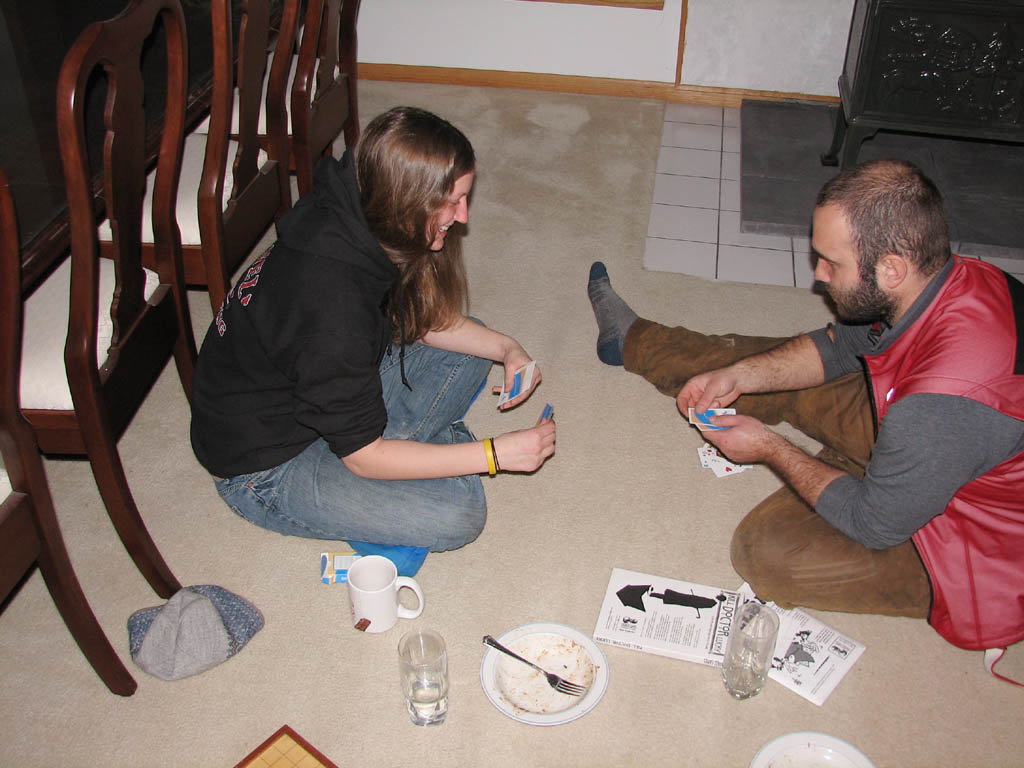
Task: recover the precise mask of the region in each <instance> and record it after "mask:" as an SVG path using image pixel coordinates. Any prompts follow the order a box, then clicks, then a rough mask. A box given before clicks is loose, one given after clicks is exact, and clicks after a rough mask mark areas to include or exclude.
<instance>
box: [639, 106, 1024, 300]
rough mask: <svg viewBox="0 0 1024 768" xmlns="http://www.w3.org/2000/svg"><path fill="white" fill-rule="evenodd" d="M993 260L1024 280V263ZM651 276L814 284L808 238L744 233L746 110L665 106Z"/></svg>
mask: <svg viewBox="0 0 1024 768" xmlns="http://www.w3.org/2000/svg"><path fill="white" fill-rule="evenodd" d="M809 215H810V212H808V216H809ZM952 245H953V249H954V251H956V250H957V244H956V243H953V244H952ZM985 260H986V261H991V262H992V263H994V264H996V265H997V266H998V267H1000V268H1001V269H1005V270H1006V271H1007V272H1011V273H1013V274H1015V275H1017V277H1018V278H1019V279H1024V274H1021V273H1022V271H1024V266H1022V262H1021V261H1020V260H1015V259H999V258H991V259H988V258H986V259H985ZM644 268H645V269H649V270H651V271H654V272H680V273H682V274H685V275H696V276H698V277H705V278H708V279H710V280H731V281H735V282H744V283H759V284H763V285H789V286H796V287H799V288H810V287H811V285H812V284H813V282H814V276H813V266H812V262H811V245H810V241H809V240H808V238H806V237H781V236H776V235H751V234H746V233H744V232H741V231H740V111H739V109H736V108H729V107H726V108H722V107H707V106H702V105H697V104H666V105H665V124H664V128H663V130H662V135H661V151H660V153H659V155H658V167H657V173H656V175H655V179H654V202H653V205H652V206H651V217H650V222H649V224H648V228H647V245H646V247H645V249H644Z"/></svg>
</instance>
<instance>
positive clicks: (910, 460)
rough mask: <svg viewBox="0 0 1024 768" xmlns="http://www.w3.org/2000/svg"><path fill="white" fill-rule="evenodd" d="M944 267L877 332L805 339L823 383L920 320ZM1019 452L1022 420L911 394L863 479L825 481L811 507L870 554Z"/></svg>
mask: <svg viewBox="0 0 1024 768" xmlns="http://www.w3.org/2000/svg"><path fill="white" fill-rule="evenodd" d="M951 269H952V262H950V264H949V265H947V267H946V268H944V269H943V270H942V271H941V272H940V273H939V274H938V275H936V276H935V278H934V279H933V280H932V282H931V283H930V284H929V285H928V287H927V288H926V289H925V291H924V292H923V293H922V294H921V296H919V297H918V299H917V301H916V302H914V304H913V305H912V306H911V308H910V310H909V311H908V312H907V313H906V314H905V315H904V316H903V317H902V318H900V320H899V321H898V322H897V323H896V325H895V326H893V327H891V328H889V327H887V326H886V327H884V330H883V331H882V333H881V334H880V335H878V334H877V333H873V332H872V327H871V326H869V325H843V324H841V323H840V324H837V325H834V326H829V328H831V329H832V331H833V336H834V340H833V339H832V338H831V337H830V335H829V333H828V330H829V329H828V328H822V329H820V330H818V331H814V332H812V333H811V334H809V335H810V337H811V339H812V340H813V341H814V343H815V345H816V346H817V348H818V352H819V354H820V355H821V359H822V363H823V364H824V366H825V379H826V381H831V380H832V379H835V378H838V377H839V376H843V375H845V374H848V373H853V372H858V371H863V365H864V364H863V360H862V355H864V354H866V353H878V352H881V351H882V350H884V349H886V348H887V347H888V346H889V345H890V344H891V343H892V342H893V341H894V340H895V339H896V338H898V337H899V336H900V335H901V334H902V333H903V332H904V331H905V330H906V329H907V328H909V327H910V326H911V325H913V323H914V322H915V321H916V320H917V318H918V317H920V315H921V313H922V312H923V311H924V309H925V308H926V307H927V306H928V304H930V303H931V300H932V299H933V298H934V297H935V295H936V294H937V293H938V291H939V288H940V287H941V286H942V284H943V283H944V282H945V280H946V278H947V277H948V276H949V272H950V270H951ZM1021 451H1024V421H1021V420H1018V419H1014V418H1013V417H1011V416H1007V415H1006V414H1003V413H1001V412H999V411H997V410H995V409H994V408H989V407H988V406H986V405H982V404H981V403H979V402H977V401H975V400H970V399H968V398H963V397H956V396H953V395H935V394H916V395H908V396H907V397H904V398H901V399H900V400H897V401H896V402H895V403H893V404H892V405H890V406H889V408H888V411H887V413H886V415H885V418H884V419H883V421H882V424H881V425H880V427H879V430H878V437H877V440H876V442H875V445H874V448H873V449H872V452H871V460H870V462H869V463H868V466H867V471H866V473H865V475H864V479H863V480H858V479H857V478H855V477H852V476H850V475H843V476H841V477H838V478H836V479H835V480H833V481H832V482H831V483H829V484H828V485H827V486H826V487H825V489H824V490H823V491H822V493H821V495H820V496H819V497H818V503H817V505H816V507H815V510H816V511H817V513H818V514H819V515H821V516H822V517H823V518H825V519H826V520H828V521H829V522H830V523H831V524H832V525H834V526H835V527H836V528H838V529H839V530H840V531H842V532H843V533H845V534H846V535H847V536H849V537H850V538H852V539H854V540H856V541H858V542H860V543H861V544H863V545H864V546H866V547H870V548H872V549H885V548H887V547H892V546H895V545H897V544H902V543H903V542H905V541H907V540H908V539H909V538H910V537H911V536H912V535H913V534H914V533H915V532H916V531H917V530H918V529H920V528H921V527H923V526H924V525H925V524H927V523H928V521H929V520H931V519H932V518H933V517H935V516H936V515H939V514H941V513H942V512H943V511H944V510H945V509H946V505H947V504H949V501H950V499H952V498H953V495H954V494H955V493H956V492H957V491H958V490H959V489H960V487H961V486H963V485H964V484H966V483H968V482H970V481H971V480H973V479H975V478H976V477H979V476H981V475H983V474H985V473H986V472H988V471H989V470H990V469H992V468H993V467H995V466H997V465H999V464H1001V463H1002V462H1004V461H1006V460H1007V459H1009V458H1011V457H1012V456H1016V455H1017V454H1018V453H1020V452H1021Z"/></svg>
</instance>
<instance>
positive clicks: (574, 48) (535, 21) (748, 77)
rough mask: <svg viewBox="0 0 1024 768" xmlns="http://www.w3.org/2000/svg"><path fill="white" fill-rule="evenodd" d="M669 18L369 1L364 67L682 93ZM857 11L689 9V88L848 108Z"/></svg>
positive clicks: (672, 6) (818, 1) (728, 0)
mask: <svg viewBox="0 0 1024 768" xmlns="http://www.w3.org/2000/svg"><path fill="white" fill-rule="evenodd" d="M682 2H683V0H665V7H664V10H662V11H652V10H640V9H627V8H615V7H610V6H591V5H576V4H562V3H546V2H522V1H521V0H363V2H362V5H361V9H360V12H359V60H360V61H362V62H372V63H379V64H407V65H413V66H435V67H458V68H467V69H491V70H502V71H510V72H535V73H550V74H557V75H581V76H585V77H609V78H621V79H627V80H646V81H654V82H664V83H672V82H674V81H675V69H676V55H677V50H678V42H679V18H680V15H681V12H682ZM852 10H853V0H689V5H688V13H687V28H686V47H685V53H684V58H683V73H682V83H683V84H684V85H704V86H716V87H724V88H741V89H752V90H768V91H785V92H793V93H808V94H820V95H826V96H836V95H838V91H837V89H836V81H837V79H838V77H839V73H840V71H841V69H842V61H843V54H844V52H845V50H846V35H847V32H848V30H849V25H850V15H851V13H852Z"/></svg>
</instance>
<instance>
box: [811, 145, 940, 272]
mask: <svg viewBox="0 0 1024 768" xmlns="http://www.w3.org/2000/svg"><path fill="white" fill-rule="evenodd" d="M830 204H834V205H837V206H839V209H840V210H841V211H842V212H843V215H844V216H845V217H846V221H847V224H848V225H849V227H850V234H851V236H852V238H853V244H854V247H855V248H856V250H857V257H858V259H859V261H860V267H861V271H862V273H869V272H872V271H873V270H874V266H875V264H877V263H878V260H879V259H880V258H881V257H883V256H885V255H886V254H887V253H895V254H898V255H900V256H902V257H903V258H905V259H907V261H909V262H911V263H912V264H913V265H914V266H915V267H916V268H917V270H918V271H919V272H920V273H921V274H922V275H925V276H930V275H933V274H935V273H936V272H938V271H939V270H940V269H941V268H942V266H943V265H944V264H945V263H946V261H948V260H949V258H950V249H949V228H948V225H947V223H946V212H945V204H944V202H943V200H942V193H941V192H939V189H938V187H936V186H935V184H934V182H932V180H931V179H929V178H928V177H927V176H925V175H924V173H923V172H922V171H921V169H920V168H918V167H917V166H916V165H914V164H913V163H910V162H907V161H906V160H896V159H882V160H871V161H868V162H865V163H860V164H858V165H855V166H852V167H851V168H847V169H846V170H844V171H842V172H841V173H840V174H839V175H837V176H835V177H833V178H832V179H830V180H829V181H828V182H826V183H825V186H823V187H822V188H821V191H820V192H819V193H818V197H817V200H816V202H815V205H816V206H818V207H820V206H823V205H830Z"/></svg>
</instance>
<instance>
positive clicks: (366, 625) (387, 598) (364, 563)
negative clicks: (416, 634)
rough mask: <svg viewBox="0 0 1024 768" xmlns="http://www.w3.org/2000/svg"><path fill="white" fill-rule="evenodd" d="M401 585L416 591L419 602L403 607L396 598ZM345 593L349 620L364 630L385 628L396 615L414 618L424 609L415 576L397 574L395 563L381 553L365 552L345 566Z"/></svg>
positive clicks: (386, 628)
mask: <svg viewBox="0 0 1024 768" xmlns="http://www.w3.org/2000/svg"><path fill="white" fill-rule="evenodd" d="M403 587H405V588H408V589H411V590H412V591H413V592H415V593H416V598H417V599H418V600H419V605H418V606H417V607H415V608H406V607H405V606H404V605H402V603H401V602H400V601H399V599H398V591H399V590H400V589H402V588H403ZM348 595H349V598H350V599H351V601H352V624H353V625H354V626H355V628H356V629H359V630H362V631H364V632H387V631H388V630H389V629H391V628H392V627H393V626H395V624H396V623H397V622H398V620H399V619H415V618H416V617H417V616H419V615H420V614H421V613H423V605H424V600H423V590H422V589H421V588H420V585H419V584H417V583H416V581H415V580H414V579H410V578H408V577H407V576H399V575H398V569H397V568H396V567H395V564H394V563H393V562H391V561H390V560H388V558H386V557H381V556H380V555H366V556H364V557H360V558H359V559H358V560H356V561H355V562H354V563H352V565H351V566H350V567H349V569H348Z"/></svg>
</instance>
